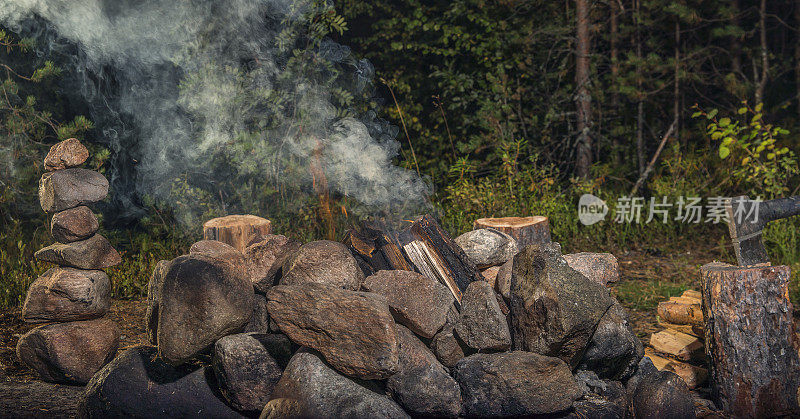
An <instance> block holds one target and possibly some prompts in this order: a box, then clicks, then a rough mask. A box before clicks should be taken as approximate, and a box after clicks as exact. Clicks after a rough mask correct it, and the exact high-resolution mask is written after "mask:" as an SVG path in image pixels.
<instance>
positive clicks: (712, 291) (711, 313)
mask: <svg viewBox="0 0 800 419" xmlns="http://www.w3.org/2000/svg"><path fill="white" fill-rule="evenodd" d="M701 274H702V277H703V301H704V307H703V312H704V316H705V334H706V339H705V341H706V343H705V350H706V353H707V354H708V356H709V357H710V358H711V361H712V362H711V384H712V386H711V390H712V394H713V396H714V397H715V398H716V401H717V402H718V403H717V405H718V406H721V407H722V409H723V410H724V411H726V412H728V413H730V414H732V415H733V416H736V417H765V416H770V417H772V416H784V415H785V416H795V415H798V414H800V411H799V409H798V394H797V393H798V387H800V358H798V347H799V346H800V345H798V341H797V337H796V335H795V328H794V325H793V323H792V304H791V302H790V301H789V279H790V271H789V267H787V266H748V267H739V266H732V265H727V264H723V263H719V262H713V263H709V264H707V265H704V266H703V267H702V268H701Z"/></svg>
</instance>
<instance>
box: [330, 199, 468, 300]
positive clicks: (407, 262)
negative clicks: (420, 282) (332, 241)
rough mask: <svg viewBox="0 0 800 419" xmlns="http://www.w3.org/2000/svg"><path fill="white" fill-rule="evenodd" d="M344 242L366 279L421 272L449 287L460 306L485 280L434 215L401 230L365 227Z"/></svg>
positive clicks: (378, 225) (417, 219)
mask: <svg viewBox="0 0 800 419" xmlns="http://www.w3.org/2000/svg"><path fill="white" fill-rule="evenodd" d="M344 242H345V244H346V245H347V246H348V247H349V248H350V251H351V252H352V253H353V255H355V257H356V259H357V260H358V261H359V264H360V266H361V268H362V270H363V271H364V274H365V275H371V274H372V273H375V272H377V271H379V270H384V269H400V270H406V271H416V272H419V273H420V274H422V275H425V276H427V277H429V278H431V279H436V280H438V281H439V282H441V283H442V284H444V285H445V286H447V288H448V289H450V292H451V293H452V294H453V297H454V298H455V299H456V305H457V306H459V305H460V304H461V295H462V294H463V292H464V290H466V289H467V285H469V283H470V282H472V281H478V280H483V277H482V276H481V274H480V272H478V269H477V268H476V267H475V265H474V264H473V263H472V262H470V261H469V258H467V255H466V254H465V253H464V250H462V249H461V247H459V246H458V245H457V244H456V243H455V241H453V238H452V237H450V235H449V234H448V233H447V232H446V231H444V229H442V227H441V226H440V225H439V223H438V222H437V221H436V220H435V219H434V218H433V217H432V216H430V215H424V216H421V217H417V218H416V219H415V220H414V221H412V222H410V223H408V222H407V223H405V224H404V225H403V226H401V228H400V229H399V230H390V229H389V227H387V226H385V225H380V224H378V223H371V224H365V225H364V226H362V228H361V229H359V230H358V231H354V230H351V231H349V232H348V234H347V237H346V238H345V240H344Z"/></svg>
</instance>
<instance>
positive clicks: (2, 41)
mask: <svg viewBox="0 0 800 419" xmlns="http://www.w3.org/2000/svg"><path fill="white" fill-rule="evenodd" d="M32 47H33V43H32V41H31V40H30V39H21V40H16V39H15V38H14V37H13V36H11V35H10V34H9V33H7V32H6V31H4V30H2V29H0V225H3V226H5V227H6V228H9V229H10V228H11V227H10V225H11V224H10V223H14V222H16V221H22V222H32V225H36V224H39V223H40V222H41V220H43V216H42V215H41V214H40V213H39V211H40V210H38V204H37V203H36V201H35V199H36V195H35V194H32V193H30V191H31V190H32V189H35V185H36V181H37V180H38V178H39V176H40V175H41V171H42V163H41V162H42V159H43V157H44V154H45V153H46V152H47V150H48V148H49V146H50V144H52V143H53V142H55V141H57V140H63V139H66V138H70V137H77V136H80V135H81V134H83V133H85V132H87V131H88V130H90V129H92V128H93V126H92V123H91V122H90V121H89V120H87V119H86V118H85V117H83V116H76V117H75V118H74V120H73V121H72V122H69V123H60V122H58V121H57V120H56V118H55V117H54V116H53V112H52V111H51V110H48V108H52V104H47V103H46V104H44V105H40V104H39V100H38V99H37V96H38V95H44V94H45V93H46V92H48V91H51V90H53V89H54V87H53V84H52V83H53V81H54V79H56V78H57V77H58V76H59V75H60V73H61V69H59V68H58V67H57V66H55V65H54V64H53V62H52V61H44V62H42V63H37V59H36V58H35V55H34V54H32V53H31V52H30V50H31V48H32ZM12 60H17V61H21V62H23V63H24V64H22V65H21V68H12V67H11V65H9V64H6V63H11V62H12ZM26 74H27V75H26Z"/></svg>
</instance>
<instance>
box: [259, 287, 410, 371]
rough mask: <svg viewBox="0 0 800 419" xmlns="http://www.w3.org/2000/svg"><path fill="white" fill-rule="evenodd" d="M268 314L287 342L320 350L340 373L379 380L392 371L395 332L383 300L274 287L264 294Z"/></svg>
mask: <svg viewBox="0 0 800 419" xmlns="http://www.w3.org/2000/svg"><path fill="white" fill-rule="evenodd" d="M267 310H268V311H269V315H270V318H271V319H273V320H274V321H275V322H276V323H277V324H278V327H279V328H280V330H281V332H282V333H284V334H286V335H287V336H289V339H291V340H292V341H294V342H296V343H297V344H299V345H302V346H308V347H310V348H312V349H315V350H317V351H319V352H320V353H321V354H322V356H324V357H325V360H326V361H327V362H328V363H330V364H331V365H332V366H333V367H334V368H336V369H337V370H338V371H340V372H341V373H343V374H346V375H349V376H352V377H356V378H363V379H384V378H387V377H389V376H390V375H392V374H394V373H395V372H397V369H398V348H397V331H396V330H395V323H394V319H393V318H392V315H391V313H389V304H388V303H387V302H386V298H385V297H383V296H382V295H379V294H375V293H371V292H355V291H347V290H343V289H341V288H335V287H331V286H326V285H321V284H316V283H308V284H305V285H278V286H274V287H272V288H271V289H270V290H269V291H268V292H267Z"/></svg>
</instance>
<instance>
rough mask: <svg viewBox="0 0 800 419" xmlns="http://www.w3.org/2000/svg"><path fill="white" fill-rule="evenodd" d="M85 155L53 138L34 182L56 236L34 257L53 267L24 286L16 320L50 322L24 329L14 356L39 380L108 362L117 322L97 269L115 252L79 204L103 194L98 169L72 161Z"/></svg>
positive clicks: (68, 378) (86, 375)
mask: <svg viewBox="0 0 800 419" xmlns="http://www.w3.org/2000/svg"><path fill="white" fill-rule="evenodd" d="M88 157H89V152H88V150H87V149H86V147H84V146H83V145H82V144H81V143H80V142H79V141H78V140H76V139H74V138H72V139H69V140H65V141H62V142H60V143H58V144H56V145H54V146H53V147H52V148H51V149H50V152H49V153H48V154H47V157H46V158H45V160H44V165H45V168H46V169H47V173H45V174H44V175H43V176H42V179H41V181H40V182H39V201H40V203H41V206H42V209H43V210H44V211H45V212H46V213H48V214H52V218H51V222H50V232H51V233H52V235H53V237H54V238H55V239H56V241H57V243H55V244H53V245H51V246H47V247H45V248H43V249H41V250H39V251H38V252H36V254H35V257H36V258H37V259H39V260H41V261H44V262H51V263H54V264H56V265H58V266H57V267H54V268H51V269H49V270H48V271H47V272H45V273H44V274H43V275H42V276H41V277H39V278H37V279H36V280H35V281H34V282H33V283H32V284H31V286H30V288H29V289H28V295H27V297H26V298H25V305H24V306H23V308H22V317H23V319H24V320H25V321H26V322H30V323H50V324H47V325H44V326H40V327H37V328H35V329H33V330H31V331H29V332H28V333H26V334H25V335H23V336H22V337H21V338H20V339H19V342H18V344H17V356H18V357H19V359H20V360H21V361H22V362H23V363H24V364H26V365H28V366H29V367H30V368H31V369H33V370H34V371H36V372H37V373H38V374H39V376H41V378H42V379H43V380H45V381H51V382H59V383H70V384H85V383H86V382H88V381H89V379H90V378H91V377H92V376H93V375H94V374H95V373H96V372H97V371H98V370H99V369H100V368H102V367H103V365H105V364H106V363H108V362H109V361H111V359H112V358H113V357H114V354H115V353H116V351H117V346H118V345H119V329H118V327H117V325H116V324H115V323H114V322H113V321H111V320H109V319H106V318H103V316H104V315H105V314H106V313H107V312H108V309H109V307H110V304H111V283H110V281H109V279H108V275H106V273H105V272H103V271H102V269H105V268H108V267H111V266H114V265H116V264H118V263H120V261H121V259H120V255H119V253H117V251H116V250H114V248H113V247H112V246H111V244H110V243H109V242H108V240H106V239H105V238H104V237H103V236H101V235H100V234H97V229H98V228H99V223H98V221H97V217H95V215H94V214H93V213H92V211H91V210H90V209H89V208H88V207H86V205H90V204H92V203H95V202H98V201H100V200H102V199H104V198H105V197H106V194H107V193H108V181H107V180H106V178H105V177H103V175H101V174H100V173H98V172H95V171H91V170H86V169H81V168H78V166H80V165H82V164H83V163H84V162H85V161H86V159H87V158H88Z"/></svg>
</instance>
